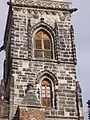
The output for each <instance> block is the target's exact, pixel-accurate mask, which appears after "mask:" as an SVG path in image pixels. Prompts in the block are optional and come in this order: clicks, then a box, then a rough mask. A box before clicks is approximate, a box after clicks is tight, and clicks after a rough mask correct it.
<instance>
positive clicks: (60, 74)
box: [9, 0, 78, 120]
mask: <svg viewBox="0 0 90 120" xmlns="http://www.w3.org/2000/svg"><path fill="white" fill-rule="evenodd" d="M12 2H13V3H14V2H15V4H16V5H15V6H12V12H13V15H12V23H13V24H11V39H10V57H11V60H12V61H11V73H12V74H11V78H10V82H11V84H12V85H11V84H10V93H11V94H10V115H9V120H12V117H13V115H14V114H15V112H16V110H17V106H18V104H20V103H21V102H22V100H23V98H24V96H25V94H26V89H27V85H28V83H31V84H33V85H34V88H35V91H36V92H37V91H39V92H40V79H38V76H39V74H41V73H43V72H44V73H45V72H47V74H48V73H51V74H52V75H54V76H55V78H56V80H53V84H54V92H55V96H54V100H55V106H54V108H52V109H47V110H46V120H48V119H51V120H52V117H53V119H54V118H55V120H56V119H57V120H58V117H61V118H62V119H63V120H65V119H66V118H71V119H72V118H73V119H74V118H75V120H76V119H77V118H78V116H77V108H76V69H75V67H76V65H75V61H74V59H75V57H76V56H75V55H74V54H76V53H75V46H74V37H71V31H70V30H71V13H70V12H69V11H68V9H71V7H70V5H71V4H70V3H63V4H62V2H61V3H60V2H59V4H60V5H59V4H57V2H56V3H55V1H54V2H52V4H47V3H48V2H49V1H47V2H45V1H44V3H46V5H47V9H46V8H44V7H46V6H42V4H41V3H40V4H38V3H39V2H38V3H37V1H34V2H36V4H35V3H34V2H33V1H31V2H30V1H26V2H25V1H24V2H25V5H31V7H26V6H23V5H22V0H12ZM20 2H21V6H22V7H21V6H19V4H20ZM24 2H23V4H24ZM27 2H28V3H27ZM17 4H18V5H17ZM69 4H70V5H69ZM33 5H36V6H37V5H40V6H39V7H35V6H34V8H33ZM48 5H50V6H48ZM58 5H59V6H58ZM40 7H41V8H40ZM51 7H52V9H51ZM53 7H54V8H53ZM58 7H61V8H60V9H62V10H60V9H59V8H58ZM62 7H64V8H62ZM55 8H56V9H55ZM57 8H58V9H57ZM63 9H66V11H65V10H63ZM41 18H43V21H42V20H41ZM43 26H44V27H45V29H46V28H48V30H50V32H51V31H52V33H51V34H52V36H53V38H52V40H53V44H52V46H53V59H52V60H47V59H46V60H44V59H36V58H34V52H33V47H34V42H33V33H34V31H36V30H38V28H39V27H43ZM38 98H39V100H40V95H38Z"/></svg>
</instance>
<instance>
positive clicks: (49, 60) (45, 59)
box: [31, 58, 58, 63]
mask: <svg viewBox="0 0 90 120" xmlns="http://www.w3.org/2000/svg"><path fill="white" fill-rule="evenodd" d="M31 60H32V61H41V62H55V63H58V61H57V60H55V59H48V58H32V59H31Z"/></svg>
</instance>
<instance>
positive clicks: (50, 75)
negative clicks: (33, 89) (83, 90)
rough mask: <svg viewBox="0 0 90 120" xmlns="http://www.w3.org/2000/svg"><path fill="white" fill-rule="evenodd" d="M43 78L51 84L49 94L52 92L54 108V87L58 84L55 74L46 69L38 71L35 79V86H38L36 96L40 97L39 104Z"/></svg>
mask: <svg viewBox="0 0 90 120" xmlns="http://www.w3.org/2000/svg"><path fill="white" fill-rule="evenodd" d="M44 80H48V82H50V84H51V94H52V108H56V107H57V106H56V101H55V100H56V89H57V86H58V80H57V78H56V76H55V75H54V74H53V73H52V72H50V71H48V70H45V71H42V72H40V73H39V74H38V75H37V79H36V83H37V88H38V91H39V92H38V93H39V94H38V98H39V99H40V104H41V100H42V98H41V93H42V92H41V89H42V88H41V87H42V82H43V81H44Z"/></svg>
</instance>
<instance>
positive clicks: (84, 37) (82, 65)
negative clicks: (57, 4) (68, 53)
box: [0, 0, 90, 120]
mask: <svg viewBox="0 0 90 120" xmlns="http://www.w3.org/2000/svg"><path fill="white" fill-rule="evenodd" d="M64 1H65V0H64ZM67 1H68V0H67ZM72 3H73V7H76V8H78V11H77V12H76V13H74V14H73V15H72V23H73V25H74V28H75V41H76V49H77V60H78V65H77V76H78V80H79V81H80V84H81V87H82V91H83V98H84V109H85V110H84V115H85V120H87V105H86V102H87V100H89V99H90V0H72ZM7 10H8V5H7V0H0V46H2V45H3V36H4V30H5V24H6V19H7ZM3 59H4V52H1V53H0V79H2V78H3V65H2V62H3Z"/></svg>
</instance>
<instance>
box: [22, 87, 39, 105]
mask: <svg viewBox="0 0 90 120" xmlns="http://www.w3.org/2000/svg"><path fill="white" fill-rule="evenodd" d="M22 104H23V105H27V106H40V102H39V100H38V99H37V97H36V94H35V92H33V88H32V87H31V88H29V90H28V91H27V94H26V96H25V97H24V99H23V101H22Z"/></svg>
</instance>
